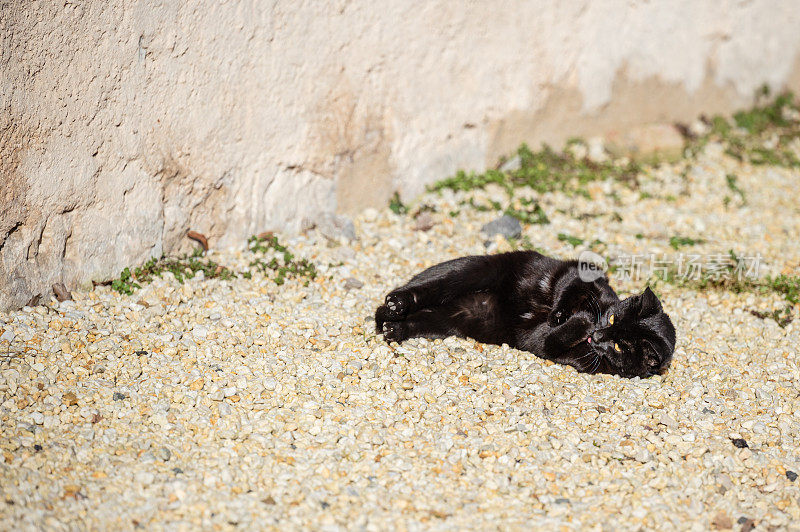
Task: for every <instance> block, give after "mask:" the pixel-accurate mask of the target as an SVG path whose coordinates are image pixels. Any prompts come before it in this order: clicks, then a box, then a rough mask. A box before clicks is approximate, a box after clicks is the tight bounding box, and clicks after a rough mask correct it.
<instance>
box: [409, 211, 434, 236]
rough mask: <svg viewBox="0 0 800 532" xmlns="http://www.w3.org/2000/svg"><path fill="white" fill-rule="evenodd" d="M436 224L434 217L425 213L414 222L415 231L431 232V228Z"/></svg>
mask: <svg viewBox="0 0 800 532" xmlns="http://www.w3.org/2000/svg"><path fill="white" fill-rule="evenodd" d="M435 224H436V222H434V220H433V216H431V215H430V213H427V212H423V213H421V214H420V215H419V216H417V219H416V220H415V222H414V230H415V231H423V232H424V231H430V230H431V228H432V227H433V226H434V225H435Z"/></svg>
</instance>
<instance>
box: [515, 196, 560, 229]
mask: <svg viewBox="0 0 800 532" xmlns="http://www.w3.org/2000/svg"><path fill="white" fill-rule="evenodd" d="M520 204H522V207H521V208H519V209H515V208H513V207H508V208H507V209H506V210H505V214H507V215H509V216H513V217H514V218H516V219H517V220H519V221H520V222H522V223H526V224H538V225H545V224H549V223H550V219H549V218H548V217H547V214H546V213H545V212H544V209H542V206H541V205H539V202H537V201H534V200H529V199H522V200H520Z"/></svg>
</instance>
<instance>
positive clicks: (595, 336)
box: [592, 330, 606, 344]
mask: <svg viewBox="0 0 800 532" xmlns="http://www.w3.org/2000/svg"><path fill="white" fill-rule="evenodd" d="M605 336H606V335H605V334H603V331H602V330H599V331H594V332H593V333H592V342H593V343H596V344H597V343H600V342H602V341H603V340H604V339H605Z"/></svg>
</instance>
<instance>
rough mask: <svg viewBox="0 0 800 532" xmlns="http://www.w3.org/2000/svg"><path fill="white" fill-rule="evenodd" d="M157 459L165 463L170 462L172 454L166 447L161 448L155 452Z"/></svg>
mask: <svg viewBox="0 0 800 532" xmlns="http://www.w3.org/2000/svg"><path fill="white" fill-rule="evenodd" d="M155 455H156V458H158V459H160V460H162V461H164V462H169V459H170V458H172V453H171V452H170V450H169V449H167V448H166V447H159V448H158V450H157V451H156V452H155Z"/></svg>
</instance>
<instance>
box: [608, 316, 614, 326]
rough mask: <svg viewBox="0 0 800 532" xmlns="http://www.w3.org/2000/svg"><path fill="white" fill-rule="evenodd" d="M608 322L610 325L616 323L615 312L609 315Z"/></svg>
mask: <svg viewBox="0 0 800 532" xmlns="http://www.w3.org/2000/svg"><path fill="white" fill-rule="evenodd" d="M608 324H609V325H614V315H613V314H612V315H611V316H609V317H608Z"/></svg>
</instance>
